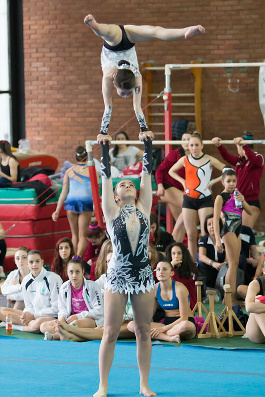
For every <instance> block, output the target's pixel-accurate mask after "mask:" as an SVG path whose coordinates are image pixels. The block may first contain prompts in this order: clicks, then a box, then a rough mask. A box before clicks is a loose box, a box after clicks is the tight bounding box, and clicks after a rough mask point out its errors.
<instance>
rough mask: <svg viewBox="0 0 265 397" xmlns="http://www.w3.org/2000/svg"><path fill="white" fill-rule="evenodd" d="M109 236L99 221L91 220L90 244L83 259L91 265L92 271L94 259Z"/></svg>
mask: <svg viewBox="0 0 265 397" xmlns="http://www.w3.org/2000/svg"><path fill="white" fill-rule="evenodd" d="M107 238H108V236H107V234H106V231H105V230H104V229H102V228H101V227H100V226H99V225H98V223H97V221H92V222H90V224H89V226H88V231H87V239H88V244H87V247H86V249H85V252H84V255H83V260H84V261H85V262H87V263H88V265H89V266H90V271H91V266H92V263H93V260H95V259H96V258H97V257H98V255H99V252H100V248H101V246H102V244H103V243H104V241H105V240H107ZM90 271H89V273H90ZM86 273H87V271H86Z"/></svg>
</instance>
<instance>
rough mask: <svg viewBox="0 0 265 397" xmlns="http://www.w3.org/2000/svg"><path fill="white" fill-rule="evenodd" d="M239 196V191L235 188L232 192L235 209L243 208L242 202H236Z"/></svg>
mask: <svg viewBox="0 0 265 397" xmlns="http://www.w3.org/2000/svg"><path fill="white" fill-rule="evenodd" d="M239 194H240V193H239V190H238V189H237V188H236V189H235V190H234V200H235V206H236V208H243V204H242V202H241V201H238V200H237V199H236V198H237V196H238V195H239Z"/></svg>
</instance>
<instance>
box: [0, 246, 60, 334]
mask: <svg viewBox="0 0 265 397" xmlns="http://www.w3.org/2000/svg"><path fill="white" fill-rule="evenodd" d="M28 266H29V270H30V273H29V274H28V275H27V276H25V277H24V279H23V282H22V293H23V298H24V303H25V308H24V310H23V311H22V310H18V309H10V308H6V307H2V308H0V320H1V321H5V318H6V315H7V313H10V314H11V316H12V320H13V328H14V329H18V330H20V331H27V332H39V331H40V326H41V324H42V323H43V322H45V321H51V320H53V319H54V318H57V314H58V294H59V288H60V286H61V285H62V279H61V277H60V276H58V274H55V273H53V272H48V271H47V270H45V269H44V267H43V259H42V256H41V253H40V252H39V251H37V250H32V251H29V253H28Z"/></svg>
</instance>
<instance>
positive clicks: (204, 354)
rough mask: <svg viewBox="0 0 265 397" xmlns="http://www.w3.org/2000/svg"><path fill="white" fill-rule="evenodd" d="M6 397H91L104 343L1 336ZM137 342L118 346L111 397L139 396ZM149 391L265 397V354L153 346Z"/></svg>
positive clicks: (0, 390) (0, 374)
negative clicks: (99, 354) (100, 348)
mask: <svg viewBox="0 0 265 397" xmlns="http://www.w3.org/2000/svg"><path fill="white" fill-rule="evenodd" d="M0 345H1V348H0V381H1V383H0V385H1V386H0V395H1V396H5V395H8V396H56V397H61V396H79V397H83V396H86V397H90V396H92V395H93V393H94V392H95V391H96V390H97V385H98V380H99V377H98V349H99V345H100V342H98V341H95V342H85V343H75V342H60V341H53V342H49V341H41V340H21V339H15V338H8V337H1V338H0ZM138 385H139V375H138V368H137V361H136V344H135V343H132V342H129V343H126V342H118V343H117V346H116V349H115V357H114V363H113V367H112V369H111V373H110V378H109V393H108V396H109V397H134V396H135V397H136V396H139V394H138V393H139V387H138ZM150 387H151V389H153V390H154V391H156V392H157V393H158V395H159V396H161V397H162V396H163V397H166V396H167V397H168V396H176V397H177V396H178V397H181V396H196V397H198V396H200V395H202V396H222V397H224V396H225V397H230V396H231V397H232V396H233V397H235V396H255V397H264V395H265V352H264V350H232V351H231V350H226V349H224V350H217V349H208V348H200V347H194V346H181V347H180V348H178V349H176V348H175V347H174V346H169V345H163V344H159V345H155V346H153V353H152V363H151V372H150Z"/></svg>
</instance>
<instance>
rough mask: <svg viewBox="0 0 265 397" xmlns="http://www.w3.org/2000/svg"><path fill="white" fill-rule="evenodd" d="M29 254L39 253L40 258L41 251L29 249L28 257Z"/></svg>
mask: <svg viewBox="0 0 265 397" xmlns="http://www.w3.org/2000/svg"><path fill="white" fill-rule="evenodd" d="M30 255H39V256H40V258H41V259H42V255H41V252H40V251H38V250H31V251H29V252H28V257H29V256H30Z"/></svg>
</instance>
